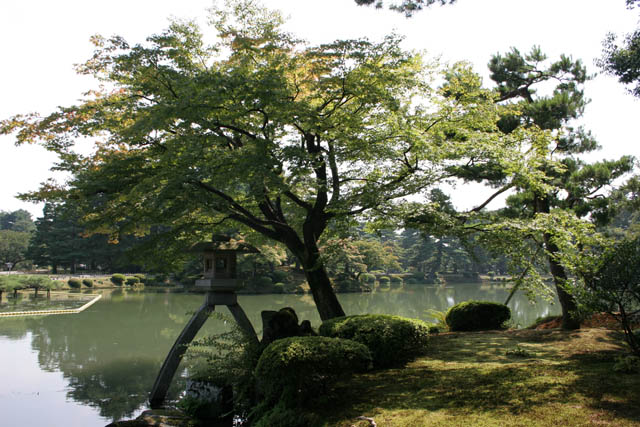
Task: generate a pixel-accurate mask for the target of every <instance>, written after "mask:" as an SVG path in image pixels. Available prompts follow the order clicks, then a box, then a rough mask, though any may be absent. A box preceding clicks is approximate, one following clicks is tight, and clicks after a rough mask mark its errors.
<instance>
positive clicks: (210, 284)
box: [149, 235, 258, 408]
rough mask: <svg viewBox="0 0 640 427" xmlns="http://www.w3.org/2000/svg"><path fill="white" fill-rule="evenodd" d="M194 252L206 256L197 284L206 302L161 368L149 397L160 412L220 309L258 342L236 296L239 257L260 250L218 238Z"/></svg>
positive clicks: (179, 337)
mask: <svg viewBox="0 0 640 427" xmlns="http://www.w3.org/2000/svg"><path fill="white" fill-rule="evenodd" d="M192 249H193V251H194V252H199V253H201V254H203V257H204V274H203V278H202V279H199V280H196V287H197V288H199V289H204V290H206V291H207V292H206V296H205V301H204V304H202V306H201V307H200V308H199V309H198V311H197V312H196V313H195V314H194V315H193V316H192V317H191V319H190V320H189V323H187V325H186V326H185V328H184V329H183V330H182V332H181V333H180V335H179V336H178V339H177V340H176V342H175V343H174V344H173V347H171V350H170V351H169V354H168V355H167V358H166V359H165V361H164V363H163V364H162V368H160V372H159V373H158V377H157V378H156V382H155V383H154V385H153V389H152V390H151V395H150V396H149V402H150V405H151V407H152V408H159V407H161V406H162V404H163V403H164V399H165V397H166V395H167V390H168V389H169V385H170V384H171V380H172V379H173V376H174V374H175V372H176V370H177V369H178V365H179V364H180V360H181V359H182V356H183V355H184V353H185V351H186V350H187V345H188V344H189V343H190V342H191V341H192V340H193V338H194V337H195V336H196V334H197V333H198V331H199V330H200V328H201V327H202V325H204V322H206V320H207V318H208V317H209V314H210V313H211V312H212V311H213V310H214V309H215V306H216V305H226V306H227V307H228V308H229V311H230V312H231V314H232V315H233V317H234V318H235V320H236V322H238V325H239V326H240V327H241V328H243V329H244V330H245V331H247V333H248V335H249V336H250V337H252V339H255V340H256V342H257V341H258V337H257V335H256V332H255V330H254V329H253V325H251V322H250V321H249V319H248V318H247V315H246V314H245V313H244V310H242V307H240V305H239V304H238V297H237V295H236V289H237V282H236V256H237V254H238V253H256V252H258V250H257V249H256V248H254V247H253V246H251V245H248V244H246V243H243V242H237V241H233V240H231V239H229V238H228V237H225V236H217V235H214V236H213V240H212V241H211V242H204V243H198V244H197V245H195V246H194V247H193V248H192Z"/></svg>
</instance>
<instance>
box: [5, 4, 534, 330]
mask: <svg viewBox="0 0 640 427" xmlns="http://www.w3.org/2000/svg"><path fill="white" fill-rule="evenodd" d="M212 23H213V25H214V27H215V28H216V29H217V34H218V37H219V38H218V40H217V42H216V43H215V44H213V45H211V46H208V45H207V44H206V43H205V41H204V40H203V36H202V34H201V33H200V30H199V29H198V28H197V27H196V26H195V25H194V24H192V23H179V22H175V23H173V24H172V25H171V26H170V28H169V29H168V30H166V31H165V32H163V33H161V34H158V35H154V36H151V37H149V38H148V40H147V43H146V44H136V45H130V44H129V43H127V42H126V41H125V40H123V39H122V38H120V37H113V38H111V39H104V38H101V37H96V38H94V39H93V41H94V43H95V45H96V51H95V54H94V55H93V57H92V58H91V59H90V60H89V61H87V62H86V63H85V64H84V65H82V66H80V67H79V71H80V72H81V73H84V74H90V75H93V76H95V77H97V78H98V79H100V80H101V81H102V82H103V85H102V86H101V87H100V88H99V89H97V90H94V91H91V92H90V93H89V94H88V97H87V99H86V100H84V101H83V102H82V103H81V104H79V105H76V106H71V107H66V108H61V109H60V110H59V111H57V112H55V113H53V114H51V115H49V116H47V117H44V118H41V117H38V116H37V115H30V116H16V117H13V118H12V119H9V120H5V121H4V122H3V123H2V127H1V131H2V133H13V132H16V135H17V142H18V143H24V142H33V141H36V142H40V143H42V144H43V145H44V146H45V147H47V148H48V149H50V150H53V151H56V152H58V153H59V154H60V155H61V163H60V164H59V165H58V167H59V168H62V169H68V170H70V171H71V172H72V173H73V175H74V177H73V179H72V180H71V181H70V182H69V186H68V188H67V189H66V190H65V191H66V197H69V198H73V200H74V202H75V203H84V210H85V213H86V215H85V220H86V221H88V223H89V224H92V225H93V228H94V230H95V231H98V232H116V233H144V232H147V231H148V230H149V229H150V227H152V226H153V225H156V224H164V225H165V226H168V227H169V228H170V230H172V232H173V233H174V234H175V237H176V239H181V240H189V239H191V241H193V240H194V239H195V238H197V237H199V238H202V237H203V236H205V235H209V233H210V232H211V230H212V229H213V228H214V227H215V226H216V224H221V223H222V222H225V221H233V222H235V224H237V225H240V226H241V227H244V231H245V232H247V231H252V232H256V233H259V234H261V235H263V236H266V237H268V238H270V239H272V240H275V241H278V242H281V243H282V244H283V245H284V246H286V247H287V249H288V250H289V251H291V252H292V253H293V254H294V255H295V256H296V257H297V259H298V260H299V261H300V264H301V266H302V267H303V268H304V272H305V275H306V278H307V281H308V283H309V285H310V288H311V291H312V293H313V297H314V300H315V302H316V305H317V308H318V311H319V313H320V316H321V318H322V319H328V318H331V317H335V316H340V315H343V314H344V312H343V310H342V307H341V306H340V303H339V302H338V300H337V298H336V295H335V293H334V291H333V289H332V286H331V283H330V280H329V277H328V275H327V273H326V270H325V268H324V265H323V263H322V259H321V257H320V253H319V249H318V239H319V238H320V237H321V236H322V235H323V232H324V231H325V229H326V228H327V226H328V225H329V224H330V223H332V222H333V223H339V222H340V221H346V220H347V219H348V218H353V217H355V216H358V215H361V214H363V213H365V212H367V211H371V210H373V209H376V210H384V208H385V206H388V205H389V204H390V203H392V202H393V201H394V200H398V199H401V198H403V197H405V196H407V195H410V194H415V193H419V192H421V191H423V190H425V189H428V188H430V187H432V186H434V185H436V184H437V183H439V182H441V181H442V180H444V179H447V178H448V177H450V176H451V174H450V172H449V171H448V170H447V167H448V166H451V165H454V164H458V163H460V162H462V163H466V162H467V161H468V158H469V155H475V156H477V157H478V158H481V157H485V156H489V157H491V158H493V159H495V160H496V161H498V160H499V161H503V162H513V163H518V164H521V163H523V162H527V161H530V160H531V158H530V156H527V155H526V154H523V149H522V145H526V144H529V143H530V142H531V139H532V137H531V135H530V134H528V133H527V132H529V131H528V130H525V131H523V132H517V131H516V132H513V133H511V134H509V135H498V133H497V132H495V130H496V122H497V120H498V118H499V111H498V107H497V106H496V104H495V103H494V102H493V101H494V100H493V96H492V95H491V93H490V92H489V91H486V90H483V89H481V88H480V84H479V82H480V79H479V78H478V77H477V76H476V75H474V74H473V73H471V72H470V71H469V70H468V69H467V68H465V67H462V66H458V67H457V74H456V75H457V78H456V79H454V80H451V81H450V82H449V84H448V89H447V90H448V93H449V94H451V93H455V96H444V94H443V92H442V91H439V90H435V89H433V88H432V86H431V85H430V83H431V82H430V80H429V79H430V78H431V77H434V76H435V74H434V70H433V67H432V66H427V65H425V63H424V62H423V59H422V58H421V56H420V55H419V54H416V53H413V52H407V51H404V50H403V49H402V48H401V47H400V42H401V40H400V39H399V38H398V37H394V36H391V37H387V38H385V39H384V40H383V41H381V42H371V41H368V40H366V39H361V40H343V41H335V42H333V43H328V44H324V45H320V46H314V47H310V46H307V45H306V44H304V43H302V42H300V41H298V40H296V39H294V38H293V37H292V36H291V35H289V34H287V33H285V32H283V31H282V30H281V29H280V24H281V18H280V16H279V15H278V14H277V13H274V12H270V11H267V10H264V9H261V8H260V7H257V6H256V5H255V4H254V2H252V1H238V2H235V3H233V4H232V5H231V7H230V9H227V10H216V11H213V15H212ZM454 128H455V129H457V132H458V133H460V134H464V135H465V138H459V139H456V140H452V139H450V138H448V137H447V135H448V134H449V133H450V132H451V131H452V129H454ZM79 136H86V137H95V138H96V139H97V140H98V141H99V142H98V144H97V149H96V151H95V153H94V154H93V155H91V156H90V157H86V158H83V157H81V156H79V155H77V154H75V153H74V152H73V151H72V146H73V141H74V138H76V137H79ZM537 137H539V135H535V136H534V137H533V138H537ZM470 153H472V154H470ZM515 169H517V170H522V171H526V170H535V167H524V166H521V167H519V168H516V167H515V166H514V170H515ZM58 190H59V189H57V188H52V187H51V186H45V187H44V188H43V189H42V190H41V192H39V193H36V194H33V195H32V197H33V198H45V199H46V198H47V193H48V192H50V191H53V192H54V193H56V194H59V193H58Z"/></svg>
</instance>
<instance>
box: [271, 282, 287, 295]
mask: <svg viewBox="0 0 640 427" xmlns="http://www.w3.org/2000/svg"><path fill="white" fill-rule="evenodd" d="M272 292H273V293H274V294H283V293H284V283H276V284H274V285H273V289H272Z"/></svg>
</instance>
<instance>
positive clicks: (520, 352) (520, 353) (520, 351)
mask: <svg viewBox="0 0 640 427" xmlns="http://www.w3.org/2000/svg"><path fill="white" fill-rule="evenodd" d="M504 354H505V355H506V356H513V357H523V358H528V357H531V356H533V354H532V353H531V352H530V351H529V350H527V349H526V348H524V347H521V346H519V345H516V346H515V347H514V348H512V349H509V350H507V351H505V353H504Z"/></svg>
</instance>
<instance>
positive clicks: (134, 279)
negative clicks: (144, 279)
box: [125, 276, 140, 286]
mask: <svg viewBox="0 0 640 427" xmlns="http://www.w3.org/2000/svg"><path fill="white" fill-rule="evenodd" d="M125 283H126V284H127V285H129V286H133V285H135V284H137V283H140V278H139V277H136V276H131V277H127V281H126V282H125Z"/></svg>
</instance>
